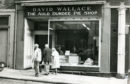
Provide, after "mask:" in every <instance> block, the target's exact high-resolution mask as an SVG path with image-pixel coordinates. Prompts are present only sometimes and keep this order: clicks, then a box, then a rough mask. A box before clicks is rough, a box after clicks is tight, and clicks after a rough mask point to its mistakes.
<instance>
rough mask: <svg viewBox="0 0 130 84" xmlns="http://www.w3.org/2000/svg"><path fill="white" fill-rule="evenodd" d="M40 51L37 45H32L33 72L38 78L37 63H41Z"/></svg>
mask: <svg viewBox="0 0 130 84" xmlns="http://www.w3.org/2000/svg"><path fill="white" fill-rule="evenodd" d="M41 55H42V53H41V49H40V48H39V45H38V44H35V45H34V56H33V62H34V70H35V77H38V76H39V63H40V61H41Z"/></svg>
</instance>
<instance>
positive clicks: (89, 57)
mask: <svg viewBox="0 0 130 84" xmlns="http://www.w3.org/2000/svg"><path fill="white" fill-rule="evenodd" d="M50 28H51V30H50V31H51V34H52V38H53V40H52V43H53V44H52V47H55V48H56V49H57V50H58V52H59V54H60V61H61V64H63V65H65V64H66V65H78V66H79V65H81V66H82V65H84V66H90V65H91V66H93V65H98V53H99V21H98V20H95V21H51V22H50Z"/></svg>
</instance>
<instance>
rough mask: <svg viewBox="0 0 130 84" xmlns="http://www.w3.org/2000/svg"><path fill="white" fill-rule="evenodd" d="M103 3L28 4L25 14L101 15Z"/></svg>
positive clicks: (30, 15)
mask: <svg viewBox="0 0 130 84" xmlns="http://www.w3.org/2000/svg"><path fill="white" fill-rule="evenodd" d="M101 7H102V6H101V5H63V6H27V7H25V9H24V10H25V16H26V17H33V16H35V17H36V16H101Z"/></svg>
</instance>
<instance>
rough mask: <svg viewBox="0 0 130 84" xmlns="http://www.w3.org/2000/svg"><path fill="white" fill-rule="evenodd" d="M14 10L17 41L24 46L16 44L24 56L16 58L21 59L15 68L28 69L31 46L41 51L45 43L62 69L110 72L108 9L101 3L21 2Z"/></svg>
mask: <svg viewBox="0 0 130 84" xmlns="http://www.w3.org/2000/svg"><path fill="white" fill-rule="evenodd" d="M16 7H17V8H18V9H17V10H18V12H17V20H18V31H19V33H18V35H19V37H18V39H17V40H18V43H20V42H22V43H23V44H19V45H17V48H18V46H23V47H21V49H18V51H22V52H23V53H21V55H22V56H23V57H22V56H17V59H18V60H19V59H22V60H20V61H21V62H20V61H19V62H18V64H19V66H17V68H18V69H20V68H21V69H22V68H28V67H31V56H32V52H33V45H34V43H38V44H39V45H40V48H41V49H42V50H43V49H44V45H45V44H46V43H48V44H49V47H50V48H53V47H55V48H56V49H57V50H58V52H59V54H60V64H61V68H60V69H61V70H73V71H77V70H78V71H90V72H95V71H96V72H108V73H109V72H110V19H109V17H110V16H109V14H110V12H109V11H110V10H108V9H105V6H104V2H100V3H98V2H97V3H95V2H94V3H92V2H91V3H84V2H80V3H79V2H64V3H61V2H55V3H51V2H50V3H49V2H46V3H45V2H43V4H40V5H36V3H35V4H34V3H22V6H21V5H19V4H17V6H16ZM104 19H106V20H107V22H106V21H105V20H104ZM21 23H22V24H21ZM23 28H24V29H23ZM21 31H22V32H21ZM106 32H107V33H106ZM106 62H107V63H106ZM21 66H22V67H21Z"/></svg>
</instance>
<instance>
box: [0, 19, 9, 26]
mask: <svg viewBox="0 0 130 84" xmlns="http://www.w3.org/2000/svg"><path fill="white" fill-rule="evenodd" d="M0 25H8V17H0Z"/></svg>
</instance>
